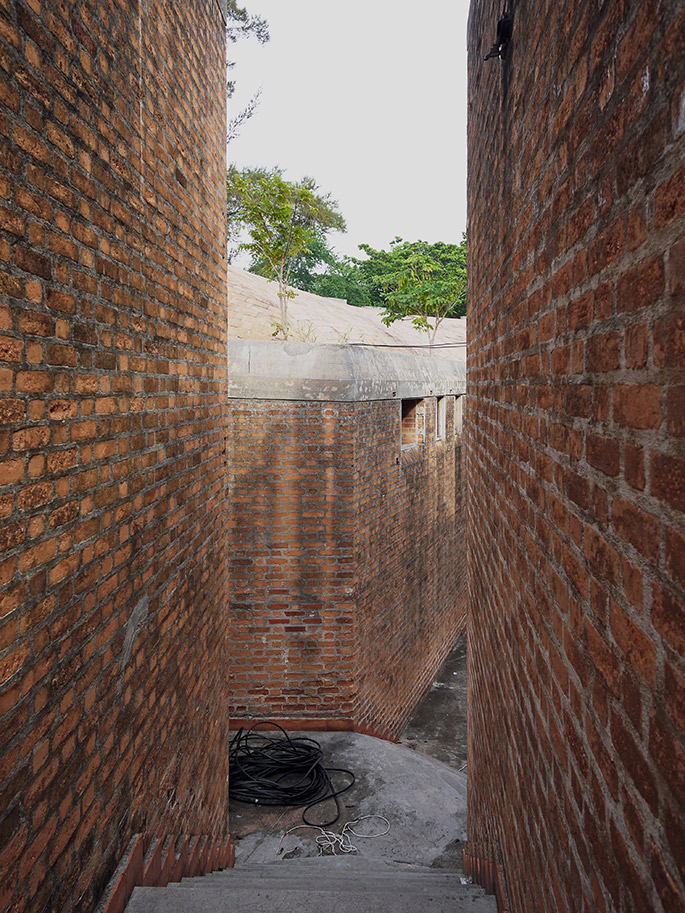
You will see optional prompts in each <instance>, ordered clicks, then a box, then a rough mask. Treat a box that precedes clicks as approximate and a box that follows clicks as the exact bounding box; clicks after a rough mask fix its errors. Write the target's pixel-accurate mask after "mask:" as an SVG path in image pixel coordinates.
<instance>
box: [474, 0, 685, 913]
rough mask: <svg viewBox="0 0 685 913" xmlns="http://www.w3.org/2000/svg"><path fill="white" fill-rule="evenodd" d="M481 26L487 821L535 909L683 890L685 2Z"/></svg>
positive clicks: (480, 671)
mask: <svg viewBox="0 0 685 913" xmlns="http://www.w3.org/2000/svg"><path fill="white" fill-rule="evenodd" d="M500 15H501V4H497V3H495V2H494V0H476V2H474V3H473V4H472V8H471V15H470V22H469V38H468V41H469V112H470V113H469V207H470V209H469V212H470V215H469V256H470V263H469V281H470V292H469V302H470V306H469V337H470V339H469V346H470V348H469V367H468V381H469V387H468V392H469V397H468V412H467V432H466V433H467V440H468V446H469V456H468V469H467V476H468V510H469V548H470V558H469V572H468V587H469V605H470V615H469V646H470V681H469V689H470V705H469V714H470V727H471V728H470V737H469V829H470V838H471V839H473V840H476V841H478V840H482V841H488V842H492V843H499V844H500V846H501V850H502V854H503V860H504V864H505V871H506V874H507V877H508V883H509V890H510V894H511V900H512V909H513V910H514V911H516V913H523V911H526V913H543V911H544V913H552V911H556V913H561V911H569V913H577V911H591V910H592V911H595V910H601V911H629V910H635V911H638V910H639V911H646V910H650V911H652V910H653V911H658V913H661V911H664V913H665V911H669V913H670V911H673V910H679V909H682V904H683V896H685V895H684V888H685V884H684V881H683V878H684V876H683V850H682V833H683V831H684V830H685V821H684V820H683V808H684V798H685V791H684V789H683V782H684V780H683V770H684V769H685V729H684V727H683V715H682V712H681V709H682V682H683V672H684V670H685V666H684V664H683V647H684V646H685V640H684V638H683V630H684V628H683V621H682V619H683V617H685V611H684V606H685V602H684V596H685V592H684V590H683V584H684V582H685V581H684V579H683V559H682V547H683V532H684V526H685V524H684V517H683V509H684V507H685V504H684V501H683V487H682V479H683V468H684V464H683V440H682V432H683V419H682V416H683V412H684V408H685V407H684V405H683V397H682V384H683V377H684V376H685V374H684V371H683V353H684V348H685V342H684V339H685V337H684V335H683V317H682V314H683V305H684V304H685V299H683V289H684V282H683V278H682V272H683V254H682V250H683V247H682V245H683V241H682V237H683V227H684V224H685V223H684V217H683V193H682V161H683V138H684V136H685V121H684V115H683V111H685V90H684V86H683V76H684V72H685V67H684V61H685V55H684V54H683V36H684V35H685V11H684V10H683V7H682V4H681V3H678V2H661V3H656V2H651V0H644V2H639V0H624V2H611V3H604V4H594V3H586V2H580V0H561V2H558V3H557V2H554V3H552V2H547V0H534V2H531V3H526V4H521V3H516V4H514V17H515V19H514V37H513V45H512V48H511V53H510V54H509V56H508V59H507V60H506V62H505V63H504V64H501V63H500V62H499V61H488V62H484V61H483V59H482V58H483V56H484V54H485V53H486V52H487V50H488V48H489V45H490V42H492V40H493V38H494V35H495V28H496V23H497V19H498V17H499V16H500Z"/></svg>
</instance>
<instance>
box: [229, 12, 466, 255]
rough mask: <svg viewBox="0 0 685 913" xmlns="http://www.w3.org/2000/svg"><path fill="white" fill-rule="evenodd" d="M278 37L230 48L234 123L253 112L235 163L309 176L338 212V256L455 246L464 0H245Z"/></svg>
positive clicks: (460, 195)
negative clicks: (404, 245) (406, 245)
mask: <svg viewBox="0 0 685 913" xmlns="http://www.w3.org/2000/svg"><path fill="white" fill-rule="evenodd" d="M246 4H247V6H248V9H249V10H250V12H254V13H259V14H260V15H262V16H263V17H265V18H266V19H267V20H268V22H269V30H270V33H271V40H270V41H269V42H268V44H266V45H259V44H258V43H257V42H256V41H255V40H254V39H250V40H249V41H245V40H243V41H241V42H240V43H238V44H236V45H232V46H230V48H229V55H231V56H232V58H233V59H234V60H236V67H235V70H234V78H235V79H236V82H237V90H236V94H235V96H234V98H233V99H232V100H231V101H230V103H229V117H231V116H232V115H233V114H235V113H236V112H237V111H238V110H239V109H240V108H241V107H243V106H244V104H245V103H246V101H247V100H248V99H249V98H250V96H251V95H252V93H253V92H255V91H256V90H257V89H258V88H259V87H260V86H261V87H262V96H261V102H260V105H259V108H258V109H257V111H256V113H255V115H254V116H253V117H252V119H251V120H249V121H248V122H247V123H246V124H245V125H244V126H243V128H242V131H241V134H240V136H239V137H238V138H237V139H236V140H234V141H233V142H231V143H230V144H229V146H228V160H229V161H232V162H235V163H236V164H237V165H238V166H240V167H244V166H246V165H252V166H267V167H268V166H272V165H279V166H281V167H282V168H283V169H284V170H285V176H286V177H287V178H288V179H289V180H299V179H300V178H302V177H303V176H304V175H310V176H311V177H313V178H314V179H315V180H316V181H317V182H318V184H319V186H320V187H321V189H322V190H323V191H326V192H330V193H331V194H332V196H333V199H335V200H337V201H338V203H339V204H340V210H341V212H342V214H343V216H344V218H345V219H346V220H347V228H348V230H347V234H345V235H336V236H334V237H333V238H332V240H333V243H334V246H335V247H336V249H337V250H338V251H339V252H340V253H346V254H352V255H354V254H357V253H358V251H357V245H358V244H360V243H361V242H363V241H364V242H367V243H369V244H371V245H372V246H373V247H377V248H387V247H388V245H389V243H390V241H392V240H393V238H394V237H395V236H396V235H399V236H400V237H402V238H403V239H404V240H407V241H415V240H417V239H419V238H421V239H423V240H426V241H448V242H454V243H458V242H459V241H460V240H461V233H462V231H464V229H465V228H466V19H467V14H468V0H422V2H421V3H420V4H417V3H413V4H410V3H403V2H397V0H345V2H344V3H339V2H334V0H288V2H287V3H286V2H284V0H246Z"/></svg>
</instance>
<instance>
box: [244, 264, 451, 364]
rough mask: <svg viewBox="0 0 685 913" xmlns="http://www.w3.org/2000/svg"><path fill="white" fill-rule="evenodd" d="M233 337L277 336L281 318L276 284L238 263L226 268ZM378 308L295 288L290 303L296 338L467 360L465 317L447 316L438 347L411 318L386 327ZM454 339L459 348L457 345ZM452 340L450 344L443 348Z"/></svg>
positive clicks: (298, 340)
mask: <svg viewBox="0 0 685 913" xmlns="http://www.w3.org/2000/svg"><path fill="white" fill-rule="evenodd" d="M228 312H229V325H228V335H229V339H263V340H268V339H273V334H274V328H275V326H276V324H277V323H278V322H279V319H280V309H279V304H278V286H277V284H276V283H275V282H270V281H269V280H268V279H264V278H262V277H261V276H255V275H253V274H252V273H248V272H246V271H245V270H242V269H238V268H237V267H235V266H229V267H228ZM381 313H382V309H381V308H378V307H353V306H352V305H349V304H348V303H347V302H346V301H345V300H343V299H342V298H323V297H321V296H320V295H313V294H312V293H311V292H296V294H295V297H294V298H291V299H290V301H289V302H288V321H289V323H290V328H291V333H290V339H291V340H292V341H293V342H310V343H327V344H329V345H331V344H332V345H344V344H347V343H366V344H372V345H376V346H392V347H395V346H396V347H398V348H397V352H398V353H399V352H406V353H411V354H414V355H433V356H435V357H438V358H446V359H449V360H450V361H465V360H466V345H465V344H466V318H457V319H455V318H447V319H445V320H443V321H442V323H441V324H440V326H439V328H438V333H437V336H436V339H435V343H436V345H435V346H434V347H433V348H432V349H431V348H430V347H429V345H428V343H429V338H428V334H427V333H424V332H421V331H420V330H417V329H415V327H414V326H412V322H411V319H410V318H405V319H403V320H397V321H395V323H393V324H392V325H391V326H389V327H386V326H385V324H384V323H383V322H382V321H381ZM455 343H456V346H455V345H454V344H455ZM447 344H449V346H450V347H449V348H442V346H446V345H447Z"/></svg>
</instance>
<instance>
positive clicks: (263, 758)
mask: <svg viewBox="0 0 685 913" xmlns="http://www.w3.org/2000/svg"><path fill="white" fill-rule="evenodd" d="M258 726H273V727H275V728H276V729H279V730H280V731H281V732H282V733H283V736H284V738H281V737H280V736H278V735H275V734H269V733H265V732H255V730H256V729H257V727H258ZM228 760H229V767H230V773H229V780H228V794H229V797H230V798H231V799H236V800H237V801H239V802H251V803H253V804H255V805H289V806H296V807H297V806H301V805H304V806H306V807H305V809H304V811H303V812H302V820H303V821H304V823H305V824H310V825H311V824H313V823H314V822H312V821H309V820H307V812H308V811H309V809H310V808H314V806H315V805H319V804H320V803H321V802H325V801H326V800H328V799H333V800H334V801H335V808H336V814H335V817H334V818H332V819H331V820H330V821H326V822H323V823H320V822H316V824H317V825H318V826H319V827H329V826H330V825H331V824H335V822H336V821H337V820H338V818H339V817H340V802H339V801H338V796H340V795H342V793H344V792H346V791H347V790H348V789H349V788H350V787H351V786H352V785H353V784H354V781H355V777H354V774H353V773H352V771H351V770H346V769H345V768H344V767H328V768H327V767H324V766H323V763H322V760H323V752H322V751H321V746H320V745H319V743H318V742H317V741H315V739H309V738H306V737H298V738H291V737H290V736H289V735H288V733H287V732H286V731H285V729H283V727H282V726H279V725H278V723H272V722H270V721H269V720H262V721H260V722H258V723H255V724H254V726H251V727H250V728H249V729H248V730H243V729H242V728H241V729H239V730H238V732H236V734H235V735H234V736H233V738H232V739H231V742H230V746H229V753H228ZM331 773H343V774H347V775H348V776H349V777H350V782H349V783H348V784H347V786H343V788H342V789H338V790H336V789H334V788H333V783H332V782H331V778H330V774H331Z"/></svg>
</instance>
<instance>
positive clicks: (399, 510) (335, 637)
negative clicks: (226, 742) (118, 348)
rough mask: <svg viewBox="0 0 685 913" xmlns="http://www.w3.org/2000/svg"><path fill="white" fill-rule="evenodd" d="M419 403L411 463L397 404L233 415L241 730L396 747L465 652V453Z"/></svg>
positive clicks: (234, 663) (235, 641)
mask: <svg viewBox="0 0 685 913" xmlns="http://www.w3.org/2000/svg"><path fill="white" fill-rule="evenodd" d="M450 401H451V402H452V401H453V398H450ZM423 403H424V406H423V407H421V408H422V410H423V409H424V408H425V411H426V415H427V417H426V440H425V443H422V444H420V445H417V446H416V447H414V448H411V449H409V450H406V451H404V453H401V451H400V404H399V402H397V401H381V402H371V403H369V402H354V403H332V402H328V403H326V402H324V403H319V402H276V401H256V400H251V401H250V400H235V401H233V402H232V403H231V405H230V423H229V435H228V455H229V478H230V487H231V510H230V513H231V520H230V525H231V530H232V535H231V550H230V557H229V569H230V575H229V576H230V588H231V658H230V666H229V668H230V675H231V715H232V717H235V718H239V719H241V720H243V719H246V718H250V717H252V718H262V717H271V718H278V719H281V720H288V719H291V720H305V721H306V720H308V719H310V720H317V719H318V720H323V721H327V720H328V721H338V723H340V721H343V720H349V721H350V722H351V723H352V724H353V725H354V726H355V727H357V728H362V729H370V730H372V731H374V732H376V733H379V734H385V735H394V734H396V733H397V732H398V730H399V728H400V727H401V725H402V723H403V722H404V720H405V719H406V717H407V714H408V713H409V711H410V709H411V707H412V706H413V704H414V703H415V701H416V700H417V699H418V697H419V696H420V694H421V691H422V690H423V688H425V686H426V685H427V684H428V681H429V680H430V676H431V675H432V674H433V673H434V671H435V669H436V668H437V666H438V665H439V663H440V662H441V660H442V658H443V657H444V656H445V654H446V652H447V651H448V650H449V648H450V646H451V645H452V643H453V642H454V639H455V637H456V636H457V634H458V632H459V630H460V628H461V627H463V624H464V605H463V588H464V583H465V581H464V579H463V571H462V570H458V572H457V573H455V572H454V568H453V566H452V563H451V562H452V557H451V555H452V552H453V550H454V549H457V547H458V546H459V545H461V543H462V542H463V528H462V524H461V485H460V477H459V472H460V452H461V448H460V445H459V443H458V442H457V441H455V438H454V434H453V424H452V418H451V415H452V414H453V412H452V413H450V412H448V415H449V416H450V418H449V421H448V429H447V437H446V439H445V440H441V441H436V440H435V399H434V398H428V399H426V400H424V401H423ZM421 423H422V426H423V414H422V415H421ZM455 492H456V494H455ZM462 553H463V549H462Z"/></svg>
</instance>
